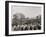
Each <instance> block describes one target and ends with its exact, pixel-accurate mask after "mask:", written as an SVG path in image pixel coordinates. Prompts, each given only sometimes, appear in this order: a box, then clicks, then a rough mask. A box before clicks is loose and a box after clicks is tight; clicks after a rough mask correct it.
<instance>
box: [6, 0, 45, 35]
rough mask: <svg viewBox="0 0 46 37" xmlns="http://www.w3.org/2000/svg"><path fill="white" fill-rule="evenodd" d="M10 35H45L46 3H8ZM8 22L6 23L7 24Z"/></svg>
mask: <svg viewBox="0 0 46 37" xmlns="http://www.w3.org/2000/svg"><path fill="white" fill-rule="evenodd" d="M6 5H7V10H6V12H8V14H7V16H8V17H7V16H6V17H7V18H8V19H9V20H8V19H7V21H8V25H7V27H8V28H7V29H8V31H6V32H8V34H7V33H6V34H7V35H12V34H14V35H15V34H35V33H36V34H37V33H38V34H40V33H44V32H45V31H44V26H45V24H44V18H45V16H44V13H45V12H44V3H33V2H14V1H13V2H7V3H6ZM7 21H6V22H7Z"/></svg>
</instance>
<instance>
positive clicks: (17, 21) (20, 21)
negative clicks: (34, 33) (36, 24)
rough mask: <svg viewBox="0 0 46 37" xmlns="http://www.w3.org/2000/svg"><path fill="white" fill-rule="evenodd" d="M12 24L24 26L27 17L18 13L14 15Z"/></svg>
mask: <svg viewBox="0 0 46 37" xmlns="http://www.w3.org/2000/svg"><path fill="white" fill-rule="evenodd" d="M13 17H14V18H13V20H12V24H15V25H16V24H19V25H22V24H23V23H24V21H25V16H24V15H23V14H22V13H16V14H14V15H13Z"/></svg>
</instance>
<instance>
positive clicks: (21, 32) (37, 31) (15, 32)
mask: <svg viewBox="0 0 46 37" xmlns="http://www.w3.org/2000/svg"><path fill="white" fill-rule="evenodd" d="M11 5H17V6H38V7H42V8H41V15H42V19H41V23H42V25H41V26H42V27H41V30H34V31H33V30H29V31H11ZM43 9H44V8H43V5H40V4H24V3H23V4H21V3H9V35H10V34H26V33H42V32H43V31H44V23H43V22H44V20H43V19H44V18H43V17H44V16H43Z"/></svg>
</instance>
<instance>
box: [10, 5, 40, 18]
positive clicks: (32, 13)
mask: <svg viewBox="0 0 46 37" xmlns="http://www.w3.org/2000/svg"><path fill="white" fill-rule="evenodd" d="M11 7H12V8H11V14H12V16H13V15H14V14H16V13H22V14H24V15H25V17H29V18H32V17H36V16H38V15H40V14H41V7H38V6H16V5H12V6H11Z"/></svg>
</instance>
